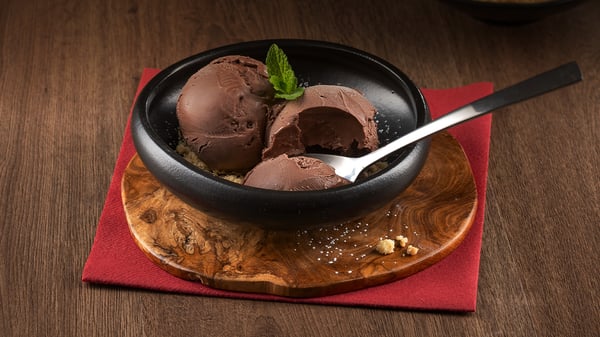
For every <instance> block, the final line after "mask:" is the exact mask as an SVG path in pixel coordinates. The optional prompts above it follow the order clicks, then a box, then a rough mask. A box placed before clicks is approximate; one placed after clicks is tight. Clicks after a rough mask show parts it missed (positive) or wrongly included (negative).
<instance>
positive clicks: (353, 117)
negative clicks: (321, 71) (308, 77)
mask: <svg viewBox="0 0 600 337" xmlns="http://www.w3.org/2000/svg"><path fill="white" fill-rule="evenodd" d="M375 113H376V110H375V107H373V105H372V104H371V103H370V102H369V100H367V98H366V97H364V96H363V95H362V94H361V93H360V92H358V91H357V90H355V89H352V88H347V87H343V86H335V85H315V86H311V87H308V88H306V90H305V91H304V95H303V96H302V97H300V98H299V99H297V100H294V101H290V102H287V103H286V104H285V106H284V107H283V109H282V110H281V111H280V112H279V113H278V114H277V116H276V117H275V118H274V120H273V121H272V123H271V125H270V126H268V129H267V144H266V148H265V150H264V151H263V158H272V157H276V156H278V155H280V154H283V153H286V154H289V155H298V154H302V153H305V152H306V148H314V147H317V148H321V149H325V150H329V151H332V152H335V153H339V154H342V155H347V156H354V155H359V154H364V153H367V152H371V151H373V150H375V149H377V147H378V145H379V140H378V137H377V125H376V123H375V120H374V117H375Z"/></svg>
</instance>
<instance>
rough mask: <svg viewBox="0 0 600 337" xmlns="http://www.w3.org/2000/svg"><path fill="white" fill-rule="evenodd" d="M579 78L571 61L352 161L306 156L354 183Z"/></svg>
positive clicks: (342, 157) (316, 155) (339, 157)
mask: <svg viewBox="0 0 600 337" xmlns="http://www.w3.org/2000/svg"><path fill="white" fill-rule="evenodd" d="M581 79H582V77H581V71H580V69H579V66H578V65H577V63H575V62H570V63H567V64H564V65H562V66H560V67H558V68H555V69H552V70H549V71H546V72H544V73H541V74H539V75H536V76H534V77H531V78H529V79H526V80H524V81H522V82H519V83H517V84H514V85H512V86H510V87H507V88H504V89H502V90H500V91H497V92H495V93H493V94H490V95H487V96H485V97H483V98H481V99H479V100H477V101H475V102H472V103H470V104H467V105H465V106H463V107H461V108H458V109H456V110H454V111H452V112H450V113H448V114H446V115H444V116H442V117H440V118H438V119H436V120H435V121H433V122H431V123H427V124H425V125H423V126H422V127H420V128H417V129H415V130H414V131H412V132H409V133H408V134H406V135H404V136H402V137H400V138H398V139H396V140H394V141H392V142H391V143H389V144H388V145H386V146H384V147H381V148H379V149H377V150H375V151H373V152H371V153H368V154H366V155H364V156H362V157H357V158H352V157H344V156H338V155H332V154H321V153H308V154H305V156H307V157H312V158H316V159H319V160H321V161H323V162H325V163H326V164H328V165H329V166H331V167H333V168H334V169H335V173H336V174H337V175H338V176H340V177H342V178H346V179H348V180H349V181H351V182H354V181H356V179H357V178H358V176H359V174H360V173H361V172H362V171H363V170H364V169H365V168H366V167H368V166H370V165H371V164H373V163H375V162H377V161H379V160H381V159H383V158H384V157H386V156H388V155H390V154H392V153H394V152H396V151H398V150H400V149H402V148H404V147H406V146H408V145H410V144H413V143H415V142H417V141H419V140H422V139H424V138H427V137H429V136H431V135H433V134H435V133H438V132H440V131H443V130H446V129H448V128H450V127H452V126H455V125H458V124H461V123H464V122H467V121H469V120H471V119H473V118H477V117H481V116H483V115H485V114H488V113H490V112H492V111H494V110H497V109H500V108H502V107H505V106H508V105H511V104H514V103H518V102H521V101H524V100H527V99H530V98H533V97H536V96H539V95H542V94H545V93H548V92H550V91H553V90H556V89H559V88H562V87H565V86H567V85H571V84H574V83H576V82H579V81H581Z"/></svg>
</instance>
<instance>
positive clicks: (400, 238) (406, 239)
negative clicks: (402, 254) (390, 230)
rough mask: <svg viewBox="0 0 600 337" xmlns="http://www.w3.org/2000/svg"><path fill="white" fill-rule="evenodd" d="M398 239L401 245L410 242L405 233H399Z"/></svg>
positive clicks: (403, 245) (404, 245)
mask: <svg viewBox="0 0 600 337" xmlns="http://www.w3.org/2000/svg"><path fill="white" fill-rule="evenodd" d="M395 239H396V241H398V244H399V245H400V247H403V248H404V247H406V244H407V243H408V238H407V237H406V236H403V235H398V236H396V238H395Z"/></svg>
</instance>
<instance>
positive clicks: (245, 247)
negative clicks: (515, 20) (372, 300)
mask: <svg viewBox="0 0 600 337" xmlns="http://www.w3.org/2000/svg"><path fill="white" fill-rule="evenodd" d="M122 197H123V204H124V208H125V214H126V216H127V222H128V224H129V229H130V231H131V234H132V236H133V238H134V240H135V242H136V244H137V245H138V246H139V247H140V249H141V250H142V251H143V252H144V253H145V254H146V255H147V256H148V257H149V258H150V259H151V260H152V261H153V262H155V263H156V264H157V265H158V266H160V267H161V268H162V269H164V270H165V271H167V272H169V273H171V274H173V275H175V276H177V277H180V278H184V279H187V280H194V281H200V282H202V283H203V284H204V285H207V286H209V287H213V288H218V289H224V290H232V291H241V292H255V293H266V294H274V295H280V296H288V297H312V296H323V295H331V294H336V293H341V292H347V291H352V290H358V289H362V288H366V287H370V286H374V285H379V284H383V283H387V282H392V281H395V280H398V279H401V278H404V277H406V276H409V275H411V274H414V273H416V272H418V271H421V270H423V269H425V268H427V267H429V266H431V265H432V264H434V263H436V262H438V261H440V260H441V259H442V258H444V257H445V256H447V255H448V254H449V253H450V252H452V251H453V250H454V249H455V248H456V247H457V246H458V245H459V244H460V243H461V242H462V240H463V239H464V237H465V236H466V234H467V233H468V231H469V229H470V227H471V224H472V223H473V219H474V217H475V211H476V206H477V191H476V187H475V181H474V179H473V173H472V171H471V168H470V166H469V162H468V160H467V158H466V156H465V154H464V152H463V150H462V148H461V146H460V145H459V144H458V142H457V141H456V140H455V139H454V138H453V137H452V136H450V135H449V134H448V133H445V132H444V133H440V134H438V135H435V136H434V137H433V139H432V143H431V150H430V153H429V156H428V158H427V161H426V163H425V166H424V168H423V170H422V172H421V173H420V175H419V176H418V177H417V178H416V179H415V181H414V182H413V183H412V184H411V186H410V187H409V188H408V189H407V190H405V191H404V192H403V193H402V194H400V195H398V197H397V198H396V199H394V200H393V201H391V202H390V203H389V204H387V205H386V206H384V207H383V208H381V209H380V210H378V211H375V212H373V213H371V214H369V215H367V216H365V217H363V218H361V219H358V220H356V221H351V222H347V223H340V224H337V225H330V226H327V227H322V228H314V229H310V230H290V231H267V230H264V229H261V228H257V227H253V226H249V225H247V224H246V225H241V224H237V223H230V222H226V221H222V220H220V219H216V218H214V217H211V216H208V215H206V214H205V213H203V212H201V211H199V210H197V209H195V208H193V207H191V206H189V205H187V204H186V203H184V202H183V201H181V200H180V199H178V198H177V197H176V196H174V195H173V194H172V193H170V192H169V191H168V190H167V189H166V188H165V187H163V186H162V185H161V184H160V183H159V182H158V181H157V180H156V179H155V178H154V177H153V176H152V174H151V173H149V171H148V170H147V169H146V168H145V166H144V164H143V163H142V161H141V160H140V158H139V157H138V156H137V155H136V156H134V158H133V159H132V160H131V162H130V163H129V165H128V166H127V168H126V169H125V173H124V176H123V181H122ZM397 235H402V236H405V237H407V238H408V244H410V245H413V246H415V247H418V248H419V251H418V253H417V254H416V255H409V254H407V253H406V248H402V247H399V245H397V248H396V250H395V251H394V252H393V253H391V254H388V255H382V254H380V253H378V252H377V251H376V250H375V246H376V245H377V243H378V242H379V241H380V240H381V239H385V238H390V239H394V238H395V237H396V236H397Z"/></svg>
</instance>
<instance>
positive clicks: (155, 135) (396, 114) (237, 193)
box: [131, 40, 430, 229]
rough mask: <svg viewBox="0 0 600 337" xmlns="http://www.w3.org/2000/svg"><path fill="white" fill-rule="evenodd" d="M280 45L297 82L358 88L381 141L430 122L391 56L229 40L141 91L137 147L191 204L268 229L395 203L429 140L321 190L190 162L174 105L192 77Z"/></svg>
mask: <svg viewBox="0 0 600 337" xmlns="http://www.w3.org/2000/svg"><path fill="white" fill-rule="evenodd" d="M272 43H276V44H277V45H278V46H279V47H280V48H282V49H283V51H284V52H285V53H286V54H287V56H288V59H289V61H290V63H291V65H292V67H293V68H294V71H295V73H296V76H297V77H298V78H299V83H306V84H309V85H314V84H339V85H345V86H348V87H352V88H355V89H358V90H360V91H361V92H362V93H363V94H365V96H366V97H367V98H368V99H369V100H370V101H371V102H372V103H373V105H374V106H375V107H376V108H377V110H378V114H377V116H376V119H377V123H378V129H379V131H378V132H379V139H380V142H381V143H382V145H385V144H386V143H387V142H389V141H390V140H393V139H396V138H398V137H400V136H402V135H404V134H406V133H407V132H409V131H411V130H414V129H415V128H417V127H419V126H421V125H423V124H425V123H427V122H428V121H429V118H430V114H429V109H428V107H427V104H426V102H425V100H424V98H423V96H422V94H421V92H420V91H419V89H418V88H417V87H416V86H415V85H414V84H413V82H412V81H411V80H409V78H408V77H407V76H406V75H404V74H403V73H402V72H400V71H399V70H398V69H397V68H396V67H394V66H393V65H391V64H389V63H388V62H386V61H384V60H382V59H380V58H378V57H375V56H373V55H369V54H367V53H365V52H363V51H360V50H356V49H353V48H350V47H346V46H342V45H337V44H332V43H327V42H319V41H307V40H264V41H254V42H245V43H239V44H235V45H229V46H225V47H221V48H217V49H213V50H209V51H206V52H203V53H201V54H198V55H195V56H192V57H189V58H186V59H184V60H182V61H180V62H177V63H175V64H173V65H172V66H170V67H168V68H166V69H164V70H163V71H161V72H160V73H159V74H158V75H157V76H156V77H154V78H153V79H152V80H151V81H150V82H149V83H148V84H147V85H146V86H145V88H144V89H143V90H142V92H141V93H140V95H139V97H138V99H137V101H136V103H135V106H134V109H133V116H132V123H131V128H132V135H133V140H134V144H135V147H136V150H137V152H138V154H139V156H140V158H141V159H142V161H143V162H144V164H145V165H146V167H147V169H148V170H149V171H150V172H151V173H152V174H153V175H154V176H155V177H156V179H157V180H158V181H159V182H161V183H162V184H163V185H164V186H165V187H167V188H168V189H169V190H170V191H171V192H173V193H174V194H175V195H177V196H178V197H179V198H181V199H182V200H183V201H185V202H186V203H188V204H189V205H191V206H193V207H195V208H197V209H199V210H201V211H203V212H205V213H207V214H210V215H212V216H214V217H217V218H222V219H225V220H230V221H234V222H241V223H252V224H255V225H258V226H261V227H264V228H268V229H291V228H299V227H303V226H314V225H323V224H328V223H341V222H344V221H348V220H351V219H354V218H358V217H361V216H364V215H366V214H368V213H370V212H372V211H374V210H376V209H378V208H380V207H382V206H383V205H384V204H386V203H387V202H389V201H390V200H391V199H393V198H394V197H396V196H398V194H399V193H401V192H402V191H403V190H404V189H406V188H407V187H408V186H409V185H410V183H411V182H412V181H413V179H414V178H415V177H416V176H417V175H418V174H419V171H420V170H421V168H422V166H423V164H424V162H425V159H426V157H427V153H428V150H429V140H423V141H420V142H418V143H415V144H414V145H413V146H411V147H409V148H406V149H405V150H403V151H400V153H397V154H395V155H394V156H393V157H392V158H390V159H389V161H390V165H389V167H388V168H386V169H385V170H382V171H381V172H379V173H377V174H375V175H373V176H371V177H369V178H367V179H365V180H363V181H360V182H358V183H355V184H351V185H347V186H342V187H338V188H334V189H329V190H322V191H301V192H290V191H272V190H265V189H258V188H253V187H247V186H242V185H239V184H236V183H232V182H229V181H226V180H224V179H221V178H218V177H215V176H213V175H211V174H210V173H207V172H204V171H202V170H201V169H198V168H196V167H195V166H193V165H192V164H190V163H189V162H187V161H186V160H184V159H183V158H182V157H181V156H180V155H179V154H178V153H177V152H176V151H175V147H176V145H177V143H178V141H179V134H178V122H177V117H176V113H175V106H176V102H177V99H178V97H179V94H180V92H181V88H182V87H183V85H184V84H185V83H186V81H187V79H188V78H189V77H190V76H191V75H192V74H194V73H195V72H196V71H197V70H198V69H200V68H201V67H203V66H204V65H206V64H208V63H209V62H210V61H211V60H213V59H215V58H217V57H220V56H224V55H234V54H237V55H246V56H250V57H253V58H256V59H258V60H262V61H264V60H265V57H266V53H267V50H268V49H269V47H270V45H271V44H272Z"/></svg>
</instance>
